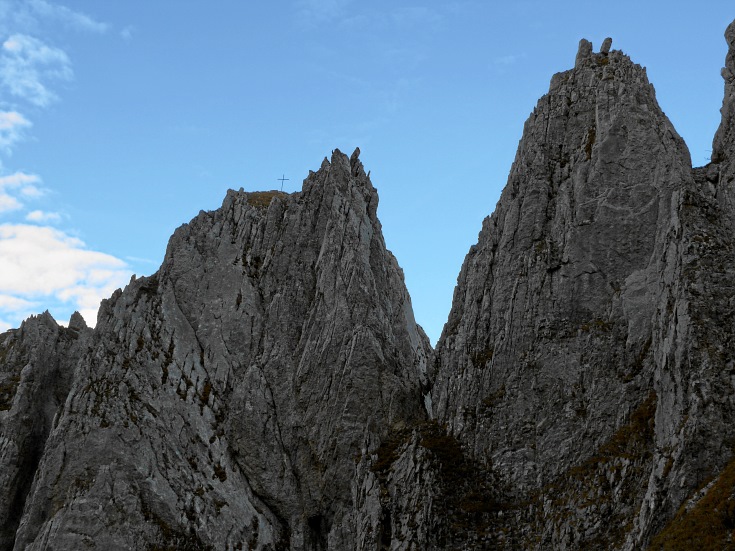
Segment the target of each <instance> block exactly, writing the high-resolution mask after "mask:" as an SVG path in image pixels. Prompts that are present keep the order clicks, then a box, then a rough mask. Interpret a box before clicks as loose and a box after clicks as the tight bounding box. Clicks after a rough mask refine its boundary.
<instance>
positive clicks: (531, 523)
mask: <svg viewBox="0 0 735 551" xmlns="http://www.w3.org/2000/svg"><path fill="white" fill-rule="evenodd" d="M732 32H733V26H731V27H730V29H728V35H727V36H728V40H730V39H731V38H732V36H731V35H732ZM606 46H607V45H606ZM605 49H607V48H605ZM732 55H733V54H732V51H731V53H730V54H729V55H728V60H729V61H728V63H729V64H731V63H732ZM726 73H727V71H724V72H723V74H726ZM727 86H728V87H727V89H726V100H725V106H724V107H723V128H721V130H720V131H719V132H718V137H717V138H716V140H715V143H716V144H718V143H721V144H722V145H721V146H719V149H718V146H717V145H715V150H716V151H717V152H718V153H717V155H718V158H728V157H729V155H730V151H732V149H731V144H729V143H727V140H728V138H727V137H728V136H729V135H730V131H729V126H728V125H731V122H729V119H728V117H729V113H730V110H729V109H730V107H729V105H730V103H731V99H728V94H730V91H731V90H730V87H731V83H728V85H727ZM728 185H729V187H728ZM720 186H721V187H724V188H726V189H727V191H721V190H719V188H720ZM731 187H732V185H731V183H728V182H727V178H723V175H722V173H721V171H720V170H718V168H717V167H714V166H710V167H704V168H702V169H696V170H692V166H691V160H690V156H689V153H688V151H687V148H686V146H685V145H684V143H683V141H682V140H681V138H680V137H679V136H678V135H677V133H676V131H675V130H674V128H673V127H672V125H671V123H670V122H669V121H668V119H667V118H666V117H665V115H664V114H663V112H662V111H661V109H660V108H659V106H658V104H657V102H656V99H655V93H654V90H653V88H652V87H651V85H650V84H649V83H648V80H647V78H646V75H645V70H644V69H642V68H641V67H639V66H637V65H635V64H633V63H632V62H631V61H630V59H629V58H628V57H627V56H625V55H623V54H622V53H621V52H620V51H610V52H609V53H608V52H601V53H600V54H594V53H592V52H591V48H590V45H589V43H588V42H586V41H582V42H581V43H580V52H579V54H578V56H577V60H576V63H575V68H574V69H573V70H572V71H568V72H566V73H560V74H558V75H555V76H554V78H553V79H552V82H551V87H550V91H549V93H548V94H547V95H546V96H545V97H544V98H542V99H541V100H540V101H539V104H538V106H537V107H536V109H535V111H534V113H533V114H532V115H531V117H530V118H529V120H528V121H527V123H526V126H525V130H524V136H523V139H522V140H521V143H520V145H519V148H518V154H517V156H516V160H515V163H514V165H513V168H512V169H511V174H510V177H509V180H508V185H507V186H506V188H505V190H504V192H503V194H502V196H501V198H500V201H499V203H498V206H497V208H496V210H495V212H494V213H493V215H492V216H491V217H489V218H488V219H486V220H485V222H484V223H483V228H482V231H481V232H480V235H479V240H478V244H477V245H476V246H474V247H473V248H472V249H471V250H470V252H469V254H468V255H467V258H466V259H465V263H464V265H463V267H462V271H461V273H460V276H459V280H458V285H457V288H456V290H455V295H454V303H453V307H452V311H451V313H450V316H449V321H448V323H447V325H446V326H445V329H444V332H443V334H442V337H441V339H440V341H439V343H438V344H437V350H436V369H437V373H436V383H435V385H434V388H433V391H432V402H433V404H434V415H435V417H436V419H437V420H438V422H439V423H446V425H447V426H448V430H449V432H450V433H451V434H452V435H454V436H455V437H456V438H457V439H458V440H459V441H460V442H461V443H462V445H463V448H465V449H466V450H467V451H468V452H469V454H470V456H471V457H472V458H474V459H475V460H476V461H477V462H478V463H480V464H481V465H483V467H484V468H485V469H486V471H487V472H488V473H493V475H494V476H496V477H498V478H499V480H500V482H501V484H502V486H503V488H504V489H505V491H506V492H507V495H508V496H509V497H510V503H509V504H508V507H507V510H506V511H505V518H506V519H507V518H508V517H510V518H512V519H513V520H512V522H511V524H516V525H519V524H520V525H521V526H523V528H522V529H520V530H517V534H516V536H517V539H516V540H515V543H517V544H520V545H521V546H523V547H527V548H531V547H534V548H539V549H544V548H549V547H551V548H580V547H585V546H593V547H604V548H613V547H624V548H637V547H639V546H641V545H647V544H648V543H650V541H651V538H652V537H654V536H655V534H656V533H657V532H658V531H659V530H661V529H662V528H663V523H664V522H665V520H667V519H670V518H671V517H672V516H673V515H674V514H675V513H676V511H677V510H678V508H679V506H680V505H681V504H682V502H683V501H684V499H686V498H687V497H688V496H691V495H692V494H693V492H695V491H696V490H697V489H698V488H699V487H700V486H701V485H702V484H703V483H704V482H705V481H707V480H710V479H711V478H712V477H713V476H716V475H717V474H718V473H719V472H720V471H721V469H722V468H723V467H724V466H725V465H726V464H727V462H728V461H729V460H730V459H731V457H732V450H731V448H730V446H731V441H732V438H733V436H735V434H734V429H733V422H732V421H733V413H735V409H734V408H733V405H734V404H732V403H731V400H732V399H731V397H732V394H733V388H732V383H731V381H730V379H731V374H730V373H731V369H732V367H731V366H732V344H731V343H732V338H733V336H734V335H733V330H734V328H735V324H734V322H735V317H734V316H733V308H732V306H731V305H730V302H731V300H730V299H731V297H732V296H733V290H734V289H735V287H733V284H734V283H735V274H733V272H732V270H731V268H730V266H732V261H733V260H735V258H733V256H732V255H733V241H732V235H733V229H735V227H734V226H733V225H732V217H733V213H735V210H733V206H734V205H733V204H732V203H731V200H730V197H731V193H732V192H731V191H730V189H731ZM717 297H722V299H723V300H719V301H718V299H717ZM728 343H730V344H728ZM509 513H510V514H509ZM495 524H496V526H499V529H502V531H503V532H507V531H508V523H507V522H505V521H499V520H496V521H495Z"/></svg>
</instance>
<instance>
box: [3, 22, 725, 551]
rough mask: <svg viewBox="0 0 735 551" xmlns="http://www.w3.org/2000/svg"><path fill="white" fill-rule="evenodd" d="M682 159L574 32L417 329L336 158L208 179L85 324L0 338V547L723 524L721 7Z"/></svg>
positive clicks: (305, 545)
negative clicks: (427, 320)
mask: <svg viewBox="0 0 735 551" xmlns="http://www.w3.org/2000/svg"><path fill="white" fill-rule="evenodd" d="M726 39H727V41H728V44H729V46H730V51H729V53H728V55H727V60H726V68H725V69H723V73H722V74H723V77H724V78H725V98H724V101H723V106H722V124H721V126H720V128H719V130H718V131H717V134H716V136H715V138H714V141H713V154H712V162H711V163H710V164H708V165H707V166H705V167H699V168H692V164H691V159H690V155H689V152H688V150H687V147H686V145H685V144H684V142H683V141H682V139H681V138H680V137H679V135H678V134H677V133H676V131H675V129H674V128H673V126H672V124H671V123H670V121H669V120H668V119H667V118H666V116H665V115H664V113H663V112H662V111H661V109H660V107H659V105H658V103H657V101H656V97H655V92H654V89H653V87H652V86H651V84H650V83H649V82H648V79H647V76H646V71H645V69H644V68H642V67H640V66H639V65H636V64H635V63H633V62H632V61H631V59H630V58H629V57H628V56H626V55H625V54H623V53H622V52H621V51H619V50H613V49H611V47H612V41H611V39H606V40H605V41H604V43H603V45H602V48H601V50H600V52H599V53H595V52H594V51H593V47H592V44H591V43H590V42H588V41H586V40H582V41H581V42H580V44H579V51H578V54H577V56H576V60H575V63H574V68H573V69H571V70H569V71H566V72H563V73H559V74H557V75H554V76H553V78H552V79H551V85H550V89H549V92H548V94H546V95H545V96H544V97H543V98H541V99H540V100H539V102H538V105H537V106H536V108H535V109H534V111H533V113H532V114H531V116H530V117H529V119H528V121H527V122H526V124H525V127H524V134H523V138H522V139H521V142H520V144H519V147H518V152H517V155H516V159H515V161H514V163H513V167H512V169H511V173H510V176H509V179H508V184H507V186H506V188H505V190H504V191H503V193H502V195H501V198H500V201H499V202H498V205H497V207H496V209H495V212H494V213H493V214H492V215H491V216H489V217H488V218H486V219H485V220H484V222H483V223H482V229H481V231H480V234H479V236H478V242H477V245H475V246H473V247H472V248H471V249H470V251H469V253H468V254H467V257H466V258H465V261H464V264H463V266H462V269H461V272H460V275H459V278H458V282H457V287H456V289H455V293H454V299H453V305H452V310H451V312H450V314H449V319H448V321H447V324H446V325H445V327H444V331H443V333H442V336H441V338H440V340H439V342H438V344H437V347H436V350H435V351H432V350H431V348H430V346H429V343H428V340H427V338H426V336H425V335H424V333H423V331H422V330H421V328H420V327H419V326H418V325H417V324H416V322H415V321H414V317H413V313H412V309H411V303H410V299H409V296H408V293H407V291H406V289H405V285H404V282H403V275H402V272H401V270H400V268H399V267H398V264H397V262H396V260H395V259H394V258H393V256H392V255H391V254H390V252H388V251H387V250H386V248H385V244H384V242H383V238H382V235H381V228H380V223H379V222H378V220H377V216H376V210H377V204H378V198H377V193H376V191H375V189H374V188H373V186H372V184H371V182H370V179H369V177H368V176H367V175H366V174H365V171H364V169H363V166H362V164H361V162H360V161H359V159H358V155H359V150H357V151H355V153H354V154H353V155H352V156H351V157H350V158H348V157H347V156H345V155H343V154H342V153H341V152H339V151H335V152H333V155H332V158H331V161H328V160H327V159H325V160H324V162H323V163H322V166H321V168H320V169H319V170H318V171H317V172H316V173H313V172H312V173H310V174H309V177H308V178H307V179H306V180H305V181H304V185H303V190H302V191H301V192H299V193H294V194H290V195H288V194H284V193H281V192H277V191H272V192H261V193H246V192H244V191H242V190H240V191H239V192H236V191H230V192H228V194H227V196H226V198H225V200H224V203H223V205H222V207H221V208H220V209H218V210H216V211H213V212H201V213H200V214H199V216H197V217H196V218H195V219H194V220H192V221H191V222H190V223H189V224H186V225H184V226H182V227H181V228H179V229H178V230H177V231H176V233H175V234H174V235H173V237H172V238H171V241H170V243H169V246H168V250H167V252H166V257H165V259H164V262H163V265H162V266H161V269H160V270H159V271H158V272H157V273H156V274H154V275H153V276H151V277H145V278H139V279H136V278H133V279H132V280H131V282H130V284H129V285H128V286H127V287H126V288H125V289H124V290H118V291H117V292H116V293H115V294H113V296H112V297H111V298H110V299H109V300H106V301H103V304H102V306H101V308H100V312H99V316H98V321H97V325H96V327H95V329H94V330H91V329H88V328H87V327H86V325H85V324H84V322H83V320H82V319H81V316H78V315H75V316H74V317H73V318H72V320H71V322H70V324H69V327H68V328H62V327H59V326H58V325H57V324H56V323H55V322H54V321H53V319H52V318H51V317H50V315H48V314H44V315H41V316H38V317H34V318H31V319H29V320H27V321H26V322H24V324H23V326H22V327H21V328H20V329H18V330H12V331H9V332H7V333H5V334H3V335H0V487H1V488H2V493H3V495H6V496H8V498H7V499H6V500H5V501H4V502H2V500H0V551H3V550H5V549H8V550H10V549H18V550H20V549H30V550H35V549H37V550H41V549H50V548H53V549H57V550H65V549H69V550H71V549H82V548H85V547H97V548H103V549H184V550H186V549H190V550H194V549H197V550H198V549H228V550H230V549H231V550H236V549H293V550H326V549H392V550H417V549H521V548H523V549H539V550H541V549H590V548H595V549H597V548H600V549H602V548H605V549H626V550H632V549H641V548H653V549H661V548H665V549H694V548H701V549H709V548H712V549H714V548H727V547H728V546H730V547H731V546H732V545H733V541H732V538H733V535H732V534H733V527H734V526H735V497H734V496H735V452H734V450H733V443H734V442H735V398H734V397H735V388H734V387H735V348H734V345H733V342H735V270H733V268H732V266H734V265H735V78H734V77H733V75H735V22H733V24H731V25H730V27H729V28H728V29H727V31H726Z"/></svg>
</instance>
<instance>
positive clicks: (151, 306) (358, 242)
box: [4, 151, 431, 549]
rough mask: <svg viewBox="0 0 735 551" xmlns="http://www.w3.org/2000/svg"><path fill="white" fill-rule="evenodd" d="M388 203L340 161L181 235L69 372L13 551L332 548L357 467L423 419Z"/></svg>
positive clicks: (110, 303) (106, 308)
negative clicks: (384, 207)
mask: <svg viewBox="0 0 735 551" xmlns="http://www.w3.org/2000/svg"><path fill="white" fill-rule="evenodd" d="M377 206H378V198H377V194H376V192H375V189H374V188H373V186H372V185H371V183H370V180H369V178H368V177H367V176H366V174H365V172H364V170H363V168H362V164H361V163H360V161H359V159H358V158H357V154H355V155H353V157H352V158H351V159H349V158H348V157H346V156H345V155H343V154H342V153H340V152H339V151H335V152H334V154H333V156H332V160H331V162H329V161H327V160H326V159H325V161H324V163H323V164H322V167H321V168H320V170H319V171H318V172H316V173H312V174H310V175H309V177H308V178H307V179H306V180H305V182H304V187H303V191H302V192H301V193H296V194H292V195H286V194H282V193H279V192H267V193H245V192H242V191H241V192H235V191H231V192H229V193H228V194H227V197H226V199H225V201H224V203H223V205H222V208H221V209H219V210H217V211H214V212H202V213H200V215H199V216H198V217H196V218H195V219H194V220H192V222H191V223H189V224H187V225H185V226H183V227H181V228H179V229H178V230H177V231H176V233H175V234H174V236H173V237H172V239H171V241H170V243H169V247H168V250H167V253H166V258H165V260H164V263H163V265H162V267H161V269H160V270H159V271H158V272H157V273H156V274H154V275H153V276H151V277H148V278H140V279H133V280H131V282H130V284H129V285H128V287H127V288H126V289H125V290H124V291H118V292H116V293H115V294H114V295H113V296H112V297H111V298H110V299H109V300H107V301H105V302H103V304H102V307H101V309H100V313H99V318H98V322H97V327H96V329H95V331H94V338H93V339H92V342H90V343H89V345H88V347H87V349H86V351H85V352H84V354H83V356H82V357H81V358H80V359H79V361H78V362H77V363H76V365H75V366H73V369H72V368H71V367H70V366H65V367H66V369H65V370H62V371H64V372H65V376H67V377H68V378H71V377H72V374H73V384H72V385H71V388H70V389H69V391H68V398H67V399H66V402H65V403H63V405H62V407H60V408H58V409H57V411H56V412H55V414H56V417H57V418H56V421H55V424H54V429H53V431H52V432H51V435H50V436H49V438H48V442H47V443H46V446H45V450H44V452H43V456H42V458H41V457H40V464H39V465H38V468H37V470H36V472H35V480H34V483H33V485H32V487H31V488H30V491H29V493H28V497H27V500H26V507H25V511H24V513H23V517H22V520H21V521H20V525H19V527H18V530H17V535H16V537H15V548H16V549H46V548H48V546H49V545H53V547H54V548H55V549H80V548H84V546H85V545H88V544H92V543H94V544H95V545H96V546H97V547H99V548H105V549H115V548H130V549H145V548H151V549H153V548H157V549H162V548H178V549H207V548H211V549H268V548H271V549H276V548H278V549H280V548H284V547H290V548H294V549H323V548H327V547H328V545H329V540H330V537H333V536H332V534H333V532H338V531H339V529H340V525H341V517H342V516H343V515H344V514H345V511H349V510H352V509H354V504H353V502H352V493H351V484H352V479H353V478H354V475H355V471H356V464H358V463H359V461H360V458H361V457H362V456H364V455H366V454H367V455H369V454H370V453H371V452H372V451H374V450H375V449H376V448H377V447H378V446H379V445H380V443H381V440H382V439H383V437H384V436H385V435H386V434H387V433H388V431H389V430H390V429H391V427H397V428H400V427H402V426H407V425H412V424H415V423H417V422H419V421H421V420H423V419H425V417H426V414H425V410H424V407H423V396H422V385H424V386H425V384H426V381H425V380H424V377H425V371H426V363H427V357H428V356H429V355H430V353H431V349H430V347H429V345H428V340H427V338H426V337H425V335H424V334H423V331H422V330H421V329H420V328H419V327H418V326H417V325H416V323H415V322H414V319H413V313H412V309H411V304H410V299H409V297H408V293H407V292H406V289H405V286H404V283H403V275H402V272H401V270H400V268H399V267H398V265H397V263H396V261H395V259H394V258H393V256H392V255H391V254H390V253H389V252H388V251H387V250H386V249H385V245H384V242H383V238H382V235H381V228H380V224H379V222H378V221H377V219H376V209H377ZM29 323H30V322H29ZM26 331H27V330H26ZM56 331H57V332H58V331H60V330H59V329H58V328H57V329H56ZM69 331H71V329H70V330H69ZM21 333H23V330H21ZM22 381H23V379H21V384H22ZM422 381H423V382H422ZM18 396H20V392H19V393H18V394H16V398H15V399H14V400H15V401H13V402H12V403H13V408H16V407H17V406H16V401H17V400H18V399H19V398H18ZM49 409H53V408H51V406H50V405H49ZM38 451H40V450H38ZM24 465H27V466H28V469H33V466H32V465H31V464H30V462H24ZM27 478H28V482H30V477H27ZM22 490H25V488H19V490H18V491H22ZM25 491H27V490H25ZM14 510H15V511H16V512H17V511H18V509H17V508H15V509H14ZM11 547H12V546H8V545H7V544H6V546H5V547H4V548H11Z"/></svg>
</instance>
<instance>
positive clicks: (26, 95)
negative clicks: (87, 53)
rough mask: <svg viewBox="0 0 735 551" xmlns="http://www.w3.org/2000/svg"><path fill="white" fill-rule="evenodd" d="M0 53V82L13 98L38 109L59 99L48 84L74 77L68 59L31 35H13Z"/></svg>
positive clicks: (58, 50)
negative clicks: (52, 81) (48, 82)
mask: <svg viewBox="0 0 735 551" xmlns="http://www.w3.org/2000/svg"><path fill="white" fill-rule="evenodd" d="M0 52H1V55H0V83H2V85H3V87H4V88H5V89H7V90H8V91H9V92H10V93H11V94H12V95H14V96H16V97H19V98H22V99H24V100H26V101H28V102H30V103H32V104H34V105H37V106H39V107H46V106H47V105H48V104H50V103H51V102H52V101H54V100H55V99H57V96H56V94H55V93H53V92H52V91H51V90H50V89H49V88H48V87H47V85H46V84H45V83H46V81H49V80H70V79H71V78H72V75H73V72H72V69H71V61H70V60H69V56H67V55H66V53H65V52H64V51H63V50H60V49H59V48H54V47H52V46H48V45H46V44H45V43H44V42H42V41H40V40H38V39H37V38H34V37H32V36H28V35H25V34H14V35H12V36H11V37H10V38H8V39H7V40H6V41H5V42H3V45H2V49H1V50H0Z"/></svg>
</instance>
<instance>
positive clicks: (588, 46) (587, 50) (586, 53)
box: [574, 38, 592, 67]
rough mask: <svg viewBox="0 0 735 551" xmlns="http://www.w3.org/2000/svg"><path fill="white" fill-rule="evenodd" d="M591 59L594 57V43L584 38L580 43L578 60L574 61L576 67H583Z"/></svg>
mask: <svg viewBox="0 0 735 551" xmlns="http://www.w3.org/2000/svg"><path fill="white" fill-rule="evenodd" d="M590 57H592V42H590V41H589V40H586V39H584V38H583V39H582V40H580V41H579V48H578V49H577V59H576V60H575V61H574V66H575V67H581V66H582V64H583V63H584V62H585V61H586V60H587V59H589V58H590Z"/></svg>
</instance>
